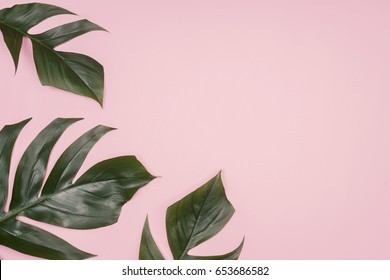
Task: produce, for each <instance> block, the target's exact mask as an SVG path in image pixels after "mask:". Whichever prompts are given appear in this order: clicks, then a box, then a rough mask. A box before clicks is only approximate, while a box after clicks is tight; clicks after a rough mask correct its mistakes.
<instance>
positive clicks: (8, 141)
mask: <svg viewBox="0 0 390 280" xmlns="http://www.w3.org/2000/svg"><path fill="white" fill-rule="evenodd" d="M29 121H30V119H28V120H25V121H22V122H20V123H17V124H14V125H6V126H5V127H4V128H3V129H2V130H1V131H0V149H1V150H0V167H1V168H0V211H2V213H3V214H4V206H5V203H6V201H7V196H8V177H9V168H10V163H11V155H12V150H13V148H14V145H15V142H16V139H17V138H18V136H19V133H20V131H21V130H22V129H23V127H24V126H25V125H26V124H27V123H28V122H29Z"/></svg>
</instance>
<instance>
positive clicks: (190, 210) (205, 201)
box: [140, 173, 244, 260]
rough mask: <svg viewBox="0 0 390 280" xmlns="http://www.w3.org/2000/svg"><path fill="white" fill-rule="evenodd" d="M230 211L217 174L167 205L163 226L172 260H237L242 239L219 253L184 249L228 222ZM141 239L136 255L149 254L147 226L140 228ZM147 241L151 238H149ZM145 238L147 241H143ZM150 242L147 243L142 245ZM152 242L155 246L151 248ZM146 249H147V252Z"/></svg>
mask: <svg viewBox="0 0 390 280" xmlns="http://www.w3.org/2000/svg"><path fill="white" fill-rule="evenodd" d="M233 213H234V208H233V206H232V204H231V203H230V202H229V200H228V199H227V197H226V194H225V189H224V187H223V184H222V180H221V173H219V174H218V175H217V176H215V177H214V178H213V179H211V180H210V181H209V182H207V183H206V184H204V185H203V186H201V187H200V188H198V189H197V190H195V191H194V192H192V193H190V194H189V195H187V196H185V197H184V198H182V199H181V200H179V201H178V202H176V203H175V204H173V205H171V206H170V207H168V210H167V215H166V227H167V235H168V243H169V247H170V249H171V252H172V255H173V258H174V259H175V260H189V259H193V260H207V259H210V260H224V259H226V260H228V259H237V258H238V257H239V255H240V253H241V249H242V246H243V244H244V243H243V242H244V241H243V242H242V243H241V244H240V245H239V246H238V247H237V248H236V249H235V250H233V251H232V252H230V253H227V254H225V255H220V256H192V255H189V254H188V252H189V251H190V250H191V249H193V248H195V247H196V246H197V245H199V244H201V243H203V242H205V241H207V240H209V239H210V238H212V237H213V236H215V235H216V234H217V233H218V232H220V231H221V230H222V228H223V227H224V226H225V225H226V224H227V223H228V222H229V220H230V218H231V217H232V215H233ZM144 235H145V242H144V243H142V242H141V249H140V256H142V257H143V258H144V259H145V258H148V257H151V256H153V255H152V254H150V252H149V251H150V249H149V248H153V249H156V248H157V247H156V246H155V244H153V243H154V241H153V238H152V236H151V233H150V230H149V227H148V226H147V227H146V229H145V228H144V232H143V236H144ZM150 240H151V241H150ZM147 241H149V242H147ZM148 244H151V245H150V246H146V245H148ZM153 245H154V246H155V247H153ZM148 250H149V251H148Z"/></svg>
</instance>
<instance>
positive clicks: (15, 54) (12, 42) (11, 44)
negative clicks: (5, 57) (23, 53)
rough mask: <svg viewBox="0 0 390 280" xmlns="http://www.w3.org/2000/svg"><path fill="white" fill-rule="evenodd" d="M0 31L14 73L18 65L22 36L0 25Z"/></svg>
mask: <svg viewBox="0 0 390 280" xmlns="http://www.w3.org/2000/svg"><path fill="white" fill-rule="evenodd" d="M0 30H1V32H2V33H3V38H4V42H5V44H6V45H7V48H8V50H9V52H10V53H11V56H12V60H13V61H14V65H15V73H16V70H17V69H18V64H19V56H20V50H21V49H22V42H23V35H22V34H20V33H19V32H17V31H16V30H15V29H13V28H11V27H9V26H7V25H3V24H0Z"/></svg>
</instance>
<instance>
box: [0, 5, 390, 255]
mask: <svg viewBox="0 0 390 280" xmlns="http://www.w3.org/2000/svg"><path fill="white" fill-rule="evenodd" d="M23 2H24V1H10V0H5V1H1V4H0V5H1V8H3V7H9V6H12V5H13V4H16V3H23ZM46 2H47V3H50V4H55V5H59V6H62V7H64V8H68V9H70V10H72V11H74V12H76V13H77V14H79V15H80V16H81V17H82V18H87V19H89V20H91V21H94V22H96V23H98V24H100V25H102V26H103V27H105V28H107V29H108V30H109V31H110V33H104V32H94V33H90V34H88V35H85V36H83V37H80V38H78V39H76V40H74V41H72V42H70V43H68V44H67V45H64V46H63V47H61V49H64V50H69V51H77V52H82V53H86V54H88V55H90V56H92V57H94V58H96V59H97V60H99V61H100V62H101V63H102V64H103V65H104V66H105V70H106V92H105V100H104V102H105V105H104V110H101V109H100V108H99V106H98V104H97V103H96V102H93V101H90V100H88V99H86V98H82V97H78V96H75V95H72V94H69V93H66V92H62V91H59V90H56V89H53V88H47V87H42V86H40V84H39V81H38V78H37V76H36V73H35V69H34V66H33V63H32V56H31V54H32V51H31V45H30V44H29V42H28V41H25V45H24V47H23V49H22V54H21V61H20V68H19V71H18V73H17V74H16V76H14V75H13V64H12V60H11V57H10V55H9V54H8V51H7V50H6V47H5V45H4V44H3V43H2V42H1V43H0V61H1V66H0V76H1V77H2V78H1V79H2V83H1V91H0V99H1V102H0V114H1V124H0V125H1V126H3V125H4V124H9V123H15V122H19V121H21V120H22V119H25V118H28V117H33V121H32V122H31V123H30V124H29V125H28V126H27V127H26V128H25V129H24V131H23V132H22V134H21V138H20V139H19V140H18V142H17V147H16V150H15V153H14V161H13V169H12V171H13V172H14V171H15V164H16V162H17V160H18V159H19V158H20V156H21V153H22V151H23V150H24V149H25V147H26V146H27V144H28V143H29V142H30V141H31V140H32V138H33V137H34V136H35V135H36V134H37V133H38V131H39V130H41V129H42V128H43V127H44V126H46V125H47V124H48V123H49V122H50V121H51V120H53V119H54V118H56V117H59V116H61V117H84V118H85V120H84V121H83V122H81V123H78V124H76V125H74V127H72V128H70V129H69V130H68V131H67V132H66V134H65V136H64V138H63V139H61V140H60V142H59V144H58V145H57V146H56V147H55V151H54V154H53V156H52V158H51V161H50V164H51V165H50V166H52V165H53V163H54V160H55V159H56V158H57V156H58V155H59V154H60V153H61V151H63V149H64V148H65V147H66V146H67V145H68V144H69V143H71V141H72V140H74V139H76V138H77V137H78V136H79V135H81V133H83V132H84V131H86V130H87V129H89V128H92V127H93V126H94V125H96V124H105V125H109V126H114V127H117V128H118V130H117V131H114V132H111V133H110V134H109V135H108V136H106V137H105V138H104V139H103V140H102V141H101V142H100V143H99V144H98V145H97V146H96V147H95V148H94V149H93V151H92V153H91V154H90V156H89V157H88V159H87V161H86V163H85V164H84V166H83V168H82V171H85V170H86V169H87V168H88V167H90V166H91V165H92V164H94V163H96V162H97V161H99V160H103V159H106V158H108V157H111V156H117V155H122V154H135V155H136V156H137V157H138V158H139V159H140V160H141V161H142V162H143V163H144V165H145V166H146V167H147V168H148V169H149V170H150V172H151V173H153V174H154V175H159V176H161V178H159V179H156V180H155V181H154V182H152V183H151V184H150V185H148V186H147V187H145V188H144V189H143V190H141V191H140V192H138V193H137V195H136V196H135V197H134V199H133V200H132V201H130V203H128V204H127V205H126V206H125V207H124V208H123V212H122V216H121V218H120V220H119V222H118V223H117V224H115V225H114V226H110V227H106V228H102V229H97V230H89V231H76V230H66V229H61V228H57V227H54V226H47V225H42V227H43V228H45V229H48V230H50V231H51V232H54V233H56V234H58V235H60V236H62V237H63V238H65V239H66V240H67V241H69V242H71V243H72V244H74V245H75V246H77V247H79V248H81V249H83V250H86V251H89V252H92V253H95V254H98V255H99V256H98V257H97V259H136V258H137V256H138V247H139V241H140V235H141V230H142V226H143V222H144V219H145V216H146V214H149V218H150V224H151V229H152V231H153V234H154V236H155V239H156V241H157V243H158V244H159V245H160V247H161V248H162V250H163V251H164V253H165V255H167V256H168V255H169V254H168V252H169V250H168V245H167V241H166V235H165V228H164V215H165V210H166V208H167V207H168V206H169V205H170V204H172V203H173V202H175V201H177V200H178V199H179V198H181V197H182V196H184V195H185V194H187V193H189V192H191V191H192V190H194V189H195V188H196V187H198V186H200V185H201V184H202V183H204V182H205V181H206V180H208V179H209V178H211V177H212V176H214V175H215V174H216V173H217V172H218V171H219V170H220V169H222V170H223V179H224V182H225V187H226V191H227V194H228V197H229V198H230V200H231V201H232V203H233V205H234V206H235V208H236V214H235V216H234V217H233V218H232V220H231V222H230V223H229V224H228V226H227V227H226V228H225V229H224V230H223V232H221V234H220V235H218V236H217V237H215V238H214V239H212V240H211V241H209V242H207V243H206V244H204V245H202V246H200V247H199V248H197V249H196V252H197V253H204V254H215V253H224V252H226V251H228V250H231V249H233V248H234V247H235V246H237V245H238V244H239V242H240V240H241V238H242V237H243V235H245V237H246V243H245V246H244V249H243V252H242V255H241V258H242V259H389V258H390V241H389V236H390V222H389V217H390V204H389V197H390V188H389V185H390V172H389V168H390V133H389V131H390V128H389V121H390V109H389V108H390V95H389V91H390V79H389V73H390V55H389V49H390V40H389V36H388V27H389V26H390V17H389V15H388V12H389V9H390V2H389V1H385V0H382V1H379V0H374V1H373V0H370V1H368V0H365V1H333V0H332V1H329V0H327V1H325V0H324V1H309V0H306V1H304V0H297V1H288V0H284V1H281V0H280V1H260V0H258V1H255V0H253V1H249V0H240V1H238V0H237V1H225V0H224V1H222V0H219V1H216V0H207V1H206V0H197V1H179V0H172V1H159V0H154V1H148V0H139V1H128V0H126V1H125V0H116V1H92V0H84V1H75V0H72V1H60V0H58V1H54V0H50V1H49V0H48V1H46ZM71 19H74V17H71V16H61V17H58V18H57V19H51V20H48V21H47V22H45V23H43V24H42V25H40V26H39V27H37V28H34V31H35V32H38V31H42V30H45V29H47V28H49V27H53V26H54V25H55V24H58V23H63V22H67V21H70V20H71ZM0 250H1V251H0V257H1V258H4V259H29V258H30V257H28V256H25V255H23V254H20V253H18V252H15V251H12V250H10V249H8V248H5V247H1V248H0Z"/></svg>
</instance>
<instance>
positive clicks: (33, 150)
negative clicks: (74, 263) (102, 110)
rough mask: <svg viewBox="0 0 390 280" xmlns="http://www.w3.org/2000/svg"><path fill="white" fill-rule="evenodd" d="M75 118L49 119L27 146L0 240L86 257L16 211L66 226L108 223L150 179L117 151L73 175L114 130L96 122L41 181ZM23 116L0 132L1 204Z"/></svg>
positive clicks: (45, 254) (47, 254)
mask: <svg viewBox="0 0 390 280" xmlns="http://www.w3.org/2000/svg"><path fill="white" fill-rule="evenodd" d="M78 120H79V119H56V120H54V121H53V122H52V123H51V124H49V125H48V126H47V127H46V128H45V129H43V130H42V131H41V132H40V133H39V134H38V136H37V137H36V138H35V139H34V140H33V141H32V143H31V144H30V145H29V146H28V148H27V149H26V151H25V153H24V154H23V156H22V158H21V160H20V162H19V165H18V168H17V171H16V174H15V179H14V182H15V184H14V187H13V193H12V199H11V203H10V210H9V211H8V212H7V213H3V215H2V216H0V244H2V245H5V246H8V247H10V248H13V249H15V250H18V251H20V252H23V253H26V254H31V255H34V256H38V257H42V258H48V259H52V258H54V259H83V258H88V257H91V256H92V255H91V254H88V253H85V252H83V251H80V250H79V249H77V248H75V247H73V246H72V245H70V244H69V243H67V242H66V241H64V240H62V239H60V238H59V237H56V236H54V235H52V234H51V233H48V232H46V231H44V230H42V229H39V228H37V227H35V226H32V225H29V224H26V223H22V222H20V221H18V220H17V218H18V216H25V217H29V218H31V219H34V220H37V221H41V222H45V223H49V224H53V225H57V226H61V227H66V228H78V229H90V228H97V227H102V226H107V225H111V224H113V223H115V222H116V221H117V220H118V217H119V215H120V212H121V208H122V206H123V205H124V204H125V203H126V202H127V201H129V200H130V199H131V198H132V197H133V195H134V194H135V193H136V191H137V190H138V189H139V188H141V187H143V186H145V185H146V184H147V183H149V182H150V181H151V180H153V179H154V177H153V176H152V175H151V174H150V173H149V172H148V171H147V170H146V169H145V168H144V167H143V165H142V164H141V163H140V162H139V161H138V160H137V159H136V158H135V157H134V156H122V157H116V158H112V159H108V160H105V161H102V162H100V163H97V164H96V165H94V166H93V167H91V168H90V169H89V170H88V171H86V172H85V173H84V174H83V175H81V176H80V178H79V179H77V180H74V179H75V176H76V174H77V173H78V172H79V170H80V168H81V166H82V164H83V162H84V160H85V158H86V157H87V155H88V153H89V152H90V150H91V149H92V147H93V146H94V145H95V144H96V143H97V141H98V140H99V139H100V138H101V137H102V136H103V135H104V134H106V133H107V132H109V131H111V130H113V128H110V127H105V126H101V125H100V126H97V127H95V128H93V129H91V130H90V131H88V132H86V133H85V134H84V135H82V136H81V137H79V138H78V139H77V140H76V141H74V142H73V144H71V145H70V146H69V147H68V148H67V149H66V150H65V151H64V153H63V154H62V155H61V156H60V157H59V159H58V160H57V162H56V163H55V165H54V167H53V169H52V171H51V172H50V174H49V176H48V179H47V180H46V183H44V177H45V174H46V169H47V162H48V159H49V156H50V153H51V151H52V149H53V146H54V145H55V143H56V142H57V140H58V139H59V138H60V136H61V135H62V133H63V132H64V131H65V129H66V128H67V127H69V126H70V125H71V124H73V123H74V122H76V121H78ZM28 121H29V120H26V121H23V122H21V123H19V124H15V125H11V126H6V127H4V128H3V130H1V131H0V144H1V146H0V149H1V152H0V164H1V165H0V175H1V179H0V188H1V191H2V193H3V192H4V195H2V197H3V200H2V201H0V202H2V204H3V205H4V204H5V199H6V193H7V190H8V176H9V166H10V160H11V153H12V149H13V146H14V143H15V140H16V138H17V136H18V134H19V132H20V130H21V129H22V128H23V126H24V125H25V124H26V123H27V122H28ZM42 185H44V187H42ZM41 190H42V191H41ZM40 192H41V194H40V195H39V193H40Z"/></svg>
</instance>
